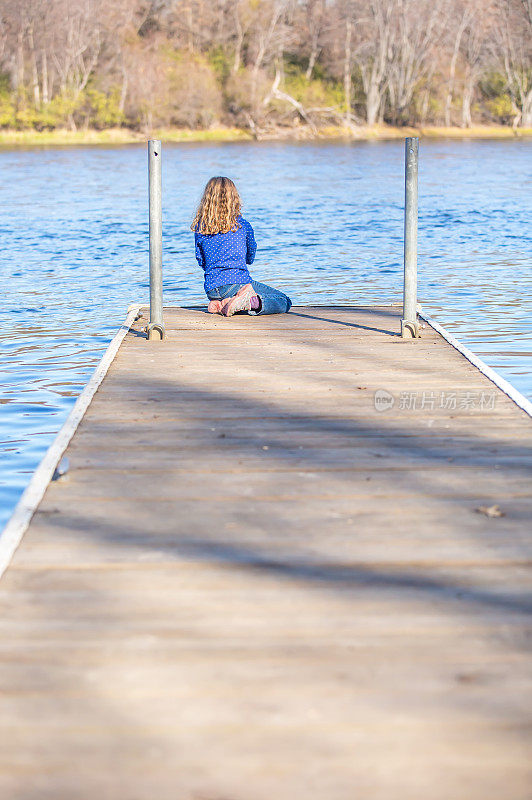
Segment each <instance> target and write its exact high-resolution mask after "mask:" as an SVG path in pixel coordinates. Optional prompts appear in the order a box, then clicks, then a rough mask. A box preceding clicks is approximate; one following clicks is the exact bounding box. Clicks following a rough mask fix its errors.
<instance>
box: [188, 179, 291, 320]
mask: <svg viewBox="0 0 532 800" xmlns="http://www.w3.org/2000/svg"><path fill="white" fill-rule="evenodd" d="M241 207H242V203H241V200H240V196H239V194H238V191H237V189H236V186H235V184H234V183H233V181H232V180H230V179H229V178H223V177H217V178H211V179H210V181H209V182H208V183H207V186H206V187H205V191H204V192H203V197H202V199H201V203H200V204H199V208H198V210H197V212H196V216H195V218H194V222H193V223H192V226H191V229H192V230H193V231H194V234H195V236H194V238H195V241H196V258H197V260H198V264H199V265H200V267H202V268H203V270H204V271H205V292H206V294H207V297H208V298H209V301H210V302H209V305H208V307H207V310H208V311H209V312H210V313H211V314H223V316H224V317H232V316H233V314H236V313H237V312H239V311H247V312H248V313H249V314H283V313H285V312H286V311H288V310H289V309H290V306H291V305H292V302H291V300H290V298H289V297H287V296H286V295H285V294H283V293H282V292H280V291H278V290H277V289H272V287H271V286H266V285H265V284H264V283H258V281H254V280H252V278H251V275H250V274H249V272H248V268H247V265H248V264H253V261H254V259H255V253H256V251H257V244H256V242H255V237H254V235H253V228H252V227H251V225H250V224H249V222H248V221H247V220H245V219H244V218H243V217H242V216H241V215H240V210H241Z"/></svg>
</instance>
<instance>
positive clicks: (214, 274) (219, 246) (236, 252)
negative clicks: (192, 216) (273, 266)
mask: <svg viewBox="0 0 532 800" xmlns="http://www.w3.org/2000/svg"><path fill="white" fill-rule="evenodd" d="M236 224H237V225H238V226H239V227H238V228H237V229H236V230H230V231H227V233H210V234H206V233H199V232H198V231H196V232H195V240H196V259H197V261H198V264H199V265H200V267H202V268H203V270H204V271H205V290H206V291H208V290H209V289H213V288H216V287H217V286H225V285H227V284H230V283H248V282H249V281H251V276H250V274H249V272H248V268H247V265H248V264H252V263H253V260H254V258H255V253H256V251H257V245H256V242H255V236H254V234H253V228H252V227H251V225H250V224H249V222H248V221H247V220H245V219H244V218H243V217H241V216H238V217H237V220H236Z"/></svg>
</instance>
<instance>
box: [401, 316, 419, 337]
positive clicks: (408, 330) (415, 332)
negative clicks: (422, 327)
mask: <svg viewBox="0 0 532 800" xmlns="http://www.w3.org/2000/svg"><path fill="white" fill-rule="evenodd" d="M401 336H402V338H403V339H419V338H420V337H421V334H420V332H419V322H417V320H416V321H415V322H412V321H411V320H408V319H402V320H401Z"/></svg>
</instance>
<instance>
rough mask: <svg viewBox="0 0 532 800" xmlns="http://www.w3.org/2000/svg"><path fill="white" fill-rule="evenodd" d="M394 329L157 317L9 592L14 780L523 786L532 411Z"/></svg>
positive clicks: (478, 792) (318, 312) (351, 788)
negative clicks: (384, 397)
mask: <svg viewBox="0 0 532 800" xmlns="http://www.w3.org/2000/svg"><path fill="white" fill-rule="evenodd" d="M399 320H400V310H399V309H397V308H386V307H382V308H379V309H370V308H360V309H357V308H342V307H338V306H336V307H314V308H296V309H294V310H293V312H292V313H290V314H288V315H282V316H279V317H268V318H267V317H256V318H251V317H247V316H245V315H241V316H237V317H235V318H233V319H231V320H226V319H221V318H218V317H211V316H207V315H206V314H205V313H204V312H203V311H202V310H199V309H172V310H170V309H167V310H166V323H167V329H168V331H169V336H168V339H167V340H166V341H165V342H163V343H150V344H148V343H147V342H146V341H145V339H144V337H143V334H142V331H141V328H142V326H143V325H144V324H145V322H146V319H145V318H141V319H139V320H138V322H137V323H136V324H135V326H134V330H132V331H131V332H130V334H129V335H128V336H127V337H126V339H125V341H124V343H123V345H122V347H121V349H120V351H119V354H118V356H117V358H116V359H115V361H114V362H113V364H112V366H111V368H110V370H109V373H108V375H107V377H106V379H105V381H104V383H103V384H102V385H101V387H100V389H99V390H98V392H97V393H96V395H95V397H94V399H93V402H92V404H91V406H90V408H89V410H88V412H87V414H86V416H85V418H84V420H83V422H82V423H81V425H80V426H79V428H78V430H77V433H76V434H75V436H74V438H73V440H72V442H71V444H70V446H69V448H68V453H67V455H68V458H69V460H70V470H69V474H68V477H66V478H63V479H61V480H60V481H58V482H56V483H53V484H51V485H50V486H49V488H48V490H47V492H46V494H45V497H44V499H43V501H42V502H41V504H40V507H39V509H38V511H37V513H36V514H35V515H34V518H33V520H32V523H31V525H30V528H29V530H28V532H27V534H26V536H25V538H24V540H23V543H22V546H21V547H20V549H19V550H18V552H17V553H16V556H15V558H14V560H13V563H12V566H11V568H10V569H9V570H8V572H7V574H6V575H5V577H4V580H3V581H2V583H1V584H0V603H1V605H2V608H3V611H4V613H3V614H2V615H0V670H1V683H2V690H3V697H2V703H3V706H2V715H1V716H0V740H2V742H3V743H5V745H4V746H3V747H2V748H1V749H0V796H1V797H6V798H11V797H13V798H17V800H48V798H50V800H52V798H53V800H72V798H73V797H75V798H76V800H85V798H86V800H89V799H90V800H93V798H94V797H95V796H101V797H102V798H104V800H106V799H107V798H108V799H109V800H115V798H119V797H120V798H135V800H153V798H154V797H157V798H158V800H167V799H168V800H175V798H179V800H181V798H182V799H183V800H221V798H224V800H248V798H252V800H271V798H272V797H275V798H276V800H277V798H278V799H279V800H285V799H286V800H292V798H293V797H294V796H295V795H297V794H303V795H304V796H305V798H309V800H353V797H354V796H357V797H358V796H359V795H360V796H361V797H367V798H371V800H381V799H382V800H389V798H390V797H396V796H397V795H398V794H399V795H400V796H405V797H407V798H408V799H409V800H418V799H419V800H427V798H430V800H449V798H450V797H453V798H456V800H462V799H463V800H477V799H478V800H492V799H493V800H495V799H497V800H500V797H502V796H504V797H505V798H508V799H509V800H529V798H530V788H531V786H532V781H531V774H530V763H531V762H530V740H531V737H530V713H529V709H530V705H531V704H530V700H531V684H532V680H531V674H532V672H531V670H530V656H529V651H528V647H527V645H528V637H529V635H530V628H529V614H530V610H531V608H532V598H531V596H530V570H529V567H530V562H531V560H532V536H531V527H532V526H531V525H530V519H531V517H532V493H531V485H530V473H531V468H532V448H531V445H532V426H530V421H529V419H528V417H527V416H526V415H525V414H524V413H523V412H522V411H521V410H519V409H518V408H517V407H516V406H515V404H514V403H513V402H512V401H511V400H510V399H509V398H508V397H507V396H506V395H504V394H502V393H501V392H500V391H499V390H497V388H496V387H495V386H494V385H493V384H492V383H491V382H490V381H489V380H488V379H487V378H486V377H485V376H483V375H482V374H481V373H480V372H479V371H478V370H477V369H476V368H475V367H473V366H472V365H471V364H470V363H469V362H468V361H466V360H465V359H464V358H463V357H462V356H461V355H460V353H458V352H457V351H456V350H454V349H453V348H452V347H450V346H449V345H448V344H447V342H445V341H444V340H443V339H442V338H441V337H440V336H439V335H438V334H437V333H436V332H435V331H434V330H432V329H431V328H425V329H424V330H423V338H422V339H421V340H420V341H417V342H408V341H403V340H402V339H401V338H400V337H399V336H398V335H397V333H398V330H399ZM378 389H384V390H387V391H388V392H390V393H392V394H393V395H394V399H395V402H394V405H393V407H392V408H390V409H389V410H387V411H386V412H378V411H377V410H376V408H375V391H377V390H378ZM423 392H425V393H426V394H425V401H424V402H423V403H422V397H423ZM402 393H409V394H412V393H417V405H415V407H410V408H405V407H401V396H402ZM428 393H434V395H435V401H434V404H433V405H432V406H431V404H430V402H427V394H428ZM442 393H443V395H444V396H445V398H447V397H448V395H449V394H451V393H455V394H456V395H457V398H458V396H459V395H462V396H466V395H467V394H468V393H470V394H474V395H475V397H476V404H473V406H471V405H468V404H467V403H466V404H465V405H464V407H460V406H459V403H458V401H457V403H458V404H457V407H456V408H453V407H448V406H446V407H444V408H440V407H438V400H439V398H440V396H441V394H442ZM482 393H484V394H486V395H488V394H494V399H495V402H494V403H493V404H492V405H489V404H488V406H487V407H486V408H480V396H481V394H482ZM492 506H499V508H500V510H501V512H502V514H503V516H500V517H493V518H489V517H487V516H485V514H484V513H481V512H479V511H478V510H477V509H478V508H479V507H483V508H484V509H486V508H490V507H492Z"/></svg>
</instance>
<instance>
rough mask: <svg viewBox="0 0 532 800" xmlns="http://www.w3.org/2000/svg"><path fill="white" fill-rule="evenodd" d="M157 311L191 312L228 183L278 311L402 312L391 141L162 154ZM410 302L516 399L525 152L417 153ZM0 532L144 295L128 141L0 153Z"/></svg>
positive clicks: (528, 206) (214, 147)
mask: <svg viewBox="0 0 532 800" xmlns="http://www.w3.org/2000/svg"><path fill="white" fill-rule="evenodd" d="M163 158H164V161H163V170H164V269H165V281H164V288H165V303H166V304H167V305H172V304H186V303H198V302H203V300H204V297H203V292H202V274H201V271H200V270H199V269H198V267H197V265H196V262H195V258H194V249H193V246H192V238H193V237H192V234H191V233H190V231H189V225H190V221H191V218H192V216H193V211H194V207H195V204H196V203H197V202H198V200H199V197H200V195H201V191H202V189H203V185H204V184H205V182H206V181H207V179H208V178H209V177H211V175H217V174H226V175H229V176H231V177H232V178H233V179H234V180H235V181H236V182H237V184H238V186H239V188H240V190H241V194H242V196H243V200H244V206H245V207H244V214H245V216H246V217H247V218H248V219H249V220H250V221H251V222H252V224H253V226H254V228H255V234H256V238H257V242H258V245H259V250H258V254H257V260H256V262H255V264H254V267H253V273H252V274H253V276H254V277H255V278H257V279H258V280H261V281H263V282H271V283H273V284H274V285H276V286H279V288H282V289H283V290H284V291H286V292H287V293H288V294H290V295H291V297H292V299H293V301H294V302H295V303H299V304H302V303H318V304H326V303H351V304H359V303H386V302H394V301H400V300H401V292H402V241H403V240H402V236H403V191H404V188H403V143H402V141H398V142H357V143H342V142H339V143H312V144H308V143H305V144H293V143H290V144H287V143H228V144H184V145H165V146H164V151H163ZM420 159H421V161H420V202H419V207H420V213H419V219H420V229H419V299H420V301H421V302H422V304H423V307H424V309H425V310H426V311H428V313H430V314H431V315H433V316H434V318H435V319H437V320H438V321H440V322H441V323H442V324H444V325H445V326H446V327H447V328H448V329H449V330H450V331H451V332H453V333H454V334H455V335H456V336H458V338H459V339H460V340H461V341H463V342H464V343H465V344H467V345H468V346H469V347H470V348H472V349H473V350H474V351H476V352H477V353H478V354H479V355H480V356H481V357H482V358H483V359H484V360H485V361H487V362H488V363H489V364H490V365H491V366H492V367H494V368H495V369H497V370H498V371H499V372H500V373H501V374H502V375H504V377H506V378H507V379H508V380H510V381H511V382H512V383H513V384H514V385H515V386H516V387H517V388H518V389H520V390H521V391H522V392H523V393H524V394H526V395H527V396H528V397H532V374H531V358H530V356H531V352H532V300H531V299H530V295H531V288H532V286H531V284H532V270H531V260H532V259H531V254H532V231H531V218H532V143H531V142H530V140H529V141H526V140H515V141H468V140H463V141H456V140H441V141H426V142H425V141H423V142H422V143H421V148H420ZM0 164H1V170H0V175H1V185H2V204H1V207H0V235H1V241H2V248H1V251H0V273H1V278H2V288H3V296H4V307H3V313H2V314H1V315H0V351H1V366H0V373H1V390H0V528H1V526H2V524H3V523H4V522H5V521H6V520H7V518H8V517H9V515H10V513H11V511H12V509H13V507H14V505H15V504H16V502H17V500H18V498H19V496H20V494H21V492H22V491H23V489H24V487H25V485H26V484H27V482H28V480H29V478H30V477H31V474H32V472H33V470H34V469H35V467H36V465H37V464H38V462H39V460H40V459H41V457H42V455H43V453H44V451H45V450H46V448H47V446H48V445H49V444H50V442H51V441H52V439H53V437H54V435H55V433H56V432H57V430H58V429H59V428H60V427H61V425H62V423H63V421H64V419H65V418H66V416H67V414H68V412H69V410H70V408H71V406H72V404H73V403H74V401H75V398H76V396H77V395H78V394H79V392H80V391H81V390H82V388H83V386H84V385H85V384H86V382H87V380H88V378H89V376H90V374H91V372H92V370H93V369H94V366H95V364H96V363H97V362H98V360H99V359H100V357H101V355H102V353H103V351H104V349H105V347H106V345H107V344H108V342H109V341H110V339H111V338H112V336H113V335H114V333H115V332H116V330H117V327H118V325H119V324H120V322H121V321H122V320H123V319H124V317H125V313H126V308H127V306H128V304H129V303H132V302H135V301H139V302H144V301H146V300H147V299H148V281H147V276H148V268H147V241H148V225H147V186H146V183H147V172H146V152H145V148H144V147H142V146H129V147H83V148H49V149H45V148H33V149H27V150H3V151H0Z"/></svg>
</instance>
